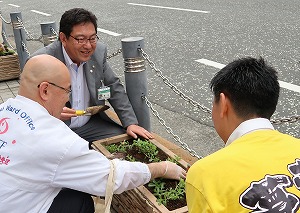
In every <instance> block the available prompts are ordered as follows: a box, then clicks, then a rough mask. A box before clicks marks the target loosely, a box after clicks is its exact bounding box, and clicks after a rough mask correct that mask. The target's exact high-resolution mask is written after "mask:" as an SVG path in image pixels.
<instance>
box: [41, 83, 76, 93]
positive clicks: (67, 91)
mask: <svg viewBox="0 0 300 213" xmlns="http://www.w3.org/2000/svg"><path fill="white" fill-rule="evenodd" d="M47 83H48V84H51V85H53V86H55V87H57V88H59V89H62V90H64V91H65V92H66V93H71V92H72V89H66V88H63V87H61V86H58V85H57V84H55V83H52V82H47ZM40 85H41V84H39V85H38V86H37V87H38V88H40Z"/></svg>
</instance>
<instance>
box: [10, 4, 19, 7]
mask: <svg viewBox="0 0 300 213" xmlns="http://www.w3.org/2000/svg"><path fill="white" fill-rule="evenodd" d="M8 5H9V6H12V7H20V6H19V5H15V4H8Z"/></svg>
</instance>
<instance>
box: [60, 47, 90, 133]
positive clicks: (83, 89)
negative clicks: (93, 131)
mask: <svg viewBox="0 0 300 213" xmlns="http://www.w3.org/2000/svg"><path fill="white" fill-rule="evenodd" d="M62 51H63V55H64V58H65V61H66V66H67V67H68V69H69V72H70V75H71V86H72V93H71V94H72V97H71V100H70V101H71V106H72V108H73V109H79V110H84V109H86V108H87V107H88V106H89V102H90V93H89V90H88V86H87V83H86V79H85V77H84V73H83V65H84V64H85V63H86V62H83V63H81V64H80V65H79V67H78V66H77V64H76V63H74V62H73V61H72V60H71V58H70V57H69V55H68V54H67V52H66V50H65V48H64V47H63V46H62ZM89 119H90V116H78V117H73V118H71V124H70V126H69V127H70V128H76V127H81V126H83V125H84V124H86V123H87V122H88V121H89Z"/></svg>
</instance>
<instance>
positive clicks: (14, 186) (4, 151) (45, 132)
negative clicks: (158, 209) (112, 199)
mask: <svg viewBox="0 0 300 213" xmlns="http://www.w3.org/2000/svg"><path fill="white" fill-rule="evenodd" d="M70 92H71V87H70V75H69V71H68V69H67V68H66V66H65V65H64V64H63V63H62V62H61V61H59V60H58V59H56V58H54V57H52V56H50V55H39V56H35V57H33V58H31V59H30V60H29V61H28V62H27V63H26V65H25V66H24V69H23V72H22V75H21V82H20V88H19V93H18V95H17V96H16V97H15V98H11V99H9V100H7V101H6V102H5V103H3V104H1V105H0V174H1V176H0V177H1V182H0V209H1V212H31V213H32V212H55V213H57V212H72V213H76V212H82V213H83V212H84V213H89V212H94V205H93V200H92V198H91V196H90V195H97V196H104V195H105V190H106V183H107V178H108V175H109V171H110V162H109V160H108V159H107V158H106V157H105V156H103V155H102V154H101V153H99V152H96V151H93V150H89V148H88V143H87V141H85V140H84V139H82V138H80V137H79V136H78V135H77V134H76V133H74V132H73V131H72V130H71V129H70V128H69V127H68V126H67V125H65V123H64V122H62V121H61V120H60V119H59V118H60V115H61V112H62V110H63V107H64V106H65V103H66V102H67V101H68V100H69V93H70ZM113 161H114V163H115V165H116V169H115V186H114V193H121V192H123V191H125V190H129V189H132V188H135V187H137V186H140V185H143V184H146V183H147V182H149V181H150V180H151V179H153V178H157V177H164V178H170V179H179V178H180V177H181V178H185V175H186V174H185V172H184V171H183V170H182V169H181V167H179V166H177V165H176V164H174V163H171V162H159V163H152V164H147V165H146V164H143V163H140V162H128V161H120V160H117V159H115V160H113Z"/></svg>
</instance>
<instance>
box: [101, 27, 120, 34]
mask: <svg viewBox="0 0 300 213" xmlns="http://www.w3.org/2000/svg"><path fill="white" fill-rule="evenodd" d="M97 31H99V32H102V33H106V34H108V35H112V36H120V35H122V34H119V33H115V32H112V31H109V30H105V29H101V28H97Z"/></svg>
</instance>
